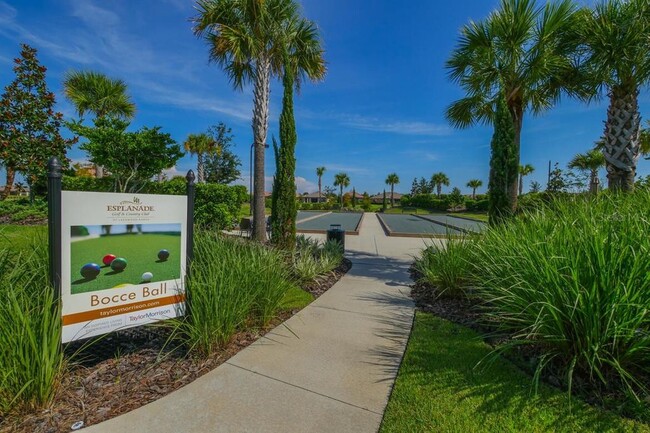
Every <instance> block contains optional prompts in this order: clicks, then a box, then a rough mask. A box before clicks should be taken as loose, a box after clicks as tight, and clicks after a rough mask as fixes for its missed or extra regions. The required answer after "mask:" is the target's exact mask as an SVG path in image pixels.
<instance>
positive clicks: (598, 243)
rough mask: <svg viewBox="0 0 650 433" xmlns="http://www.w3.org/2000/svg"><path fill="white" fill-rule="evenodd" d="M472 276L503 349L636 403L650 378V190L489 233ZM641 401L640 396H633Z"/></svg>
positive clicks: (547, 211) (556, 208) (546, 212)
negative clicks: (535, 353) (618, 391)
mask: <svg viewBox="0 0 650 433" xmlns="http://www.w3.org/2000/svg"><path fill="white" fill-rule="evenodd" d="M472 262H473V266H474V278H475V280H476V281H477V282H478V283H479V284H477V287H478V295H479V296H480V297H481V298H482V299H483V300H484V301H485V309H486V311H487V315H488V316H489V318H490V319H492V320H493V321H494V322H496V323H499V324H500V327H501V329H502V330H504V331H506V332H507V333H508V334H510V335H511V336H512V339H511V341H510V343H509V344H507V345H506V348H507V347H513V346H516V345H534V346H536V348H537V349H538V350H541V356H540V357H539V362H538V367H537V372H536V377H539V374H540V373H541V371H542V370H543V369H544V368H545V366H547V365H553V366H554V367H556V368H557V367H558V366H559V367H560V368H561V369H563V371H564V373H565V374H566V380H567V385H568V387H569V389H571V386H572V383H573V379H575V378H576V377H580V378H581V379H582V380H583V381H591V382H592V383H594V384H598V385H599V386H600V387H601V388H602V389H604V390H611V389H615V388H621V387H622V388H623V389H625V390H626V392H631V393H633V394H634V395H635V396H637V397H641V394H642V393H643V392H647V385H648V382H647V380H648V378H649V377H650V192H649V191H639V192H637V193H636V194H633V195H623V194H621V195H609V194H601V195H600V196H599V197H598V198H594V199H590V198H585V197H580V198H575V199H570V198H565V199H562V200H558V201H555V202H554V203H552V206H548V207H545V208H544V209H542V210H539V211H535V212H528V213H526V214H525V215H524V216H523V217H522V218H516V219H513V220H512V221H510V222H508V223H506V224H503V225H500V226H497V227H494V228H491V229H490V230H488V231H487V232H486V233H485V234H484V237H483V239H482V240H481V241H480V242H477V243H476V245H475V246H474V253H473V258H472ZM640 393H641V394H640Z"/></svg>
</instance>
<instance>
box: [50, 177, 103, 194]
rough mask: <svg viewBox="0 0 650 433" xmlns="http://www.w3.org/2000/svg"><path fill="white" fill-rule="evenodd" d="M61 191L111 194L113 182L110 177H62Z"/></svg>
mask: <svg viewBox="0 0 650 433" xmlns="http://www.w3.org/2000/svg"><path fill="white" fill-rule="evenodd" d="M62 185H63V189H64V190H66V191H97V192H113V191H114V190H115V182H114V181H113V179H112V178H110V177H102V178H96V177H85V176H79V177H77V176H63V179H62Z"/></svg>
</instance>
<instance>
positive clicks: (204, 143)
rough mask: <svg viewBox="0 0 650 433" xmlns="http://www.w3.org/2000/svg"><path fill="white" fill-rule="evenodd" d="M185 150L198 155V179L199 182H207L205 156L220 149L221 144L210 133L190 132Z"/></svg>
mask: <svg viewBox="0 0 650 433" xmlns="http://www.w3.org/2000/svg"><path fill="white" fill-rule="evenodd" d="M183 145H184V146H185V150H186V151H188V152H190V154H192V155H196V159H197V163H196V180H197V182H199V183H203V182H205V164H204V162H205V161H204V156H205V155H208V154H212V153H216V152H218V151H219V144H218V143H217V142H216V141H214V140H213V139H212V137H210V136H209V135H208V134H205V133H203V134H190V135H189V136H188V137H187V140H185V143H184V144H183Z"/></svg>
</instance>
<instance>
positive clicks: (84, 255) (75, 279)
mask: <svg viewBox="0 0 650 433" xmlns="http://www.w3.org/2000/svg"><path fill="white" fill-rule="evenodd" d="M70 235H71V244H70V252H71V258H70V263H71V269H70V273H71V274H70V275H71V281H72V288H71V289H72V294H73V295H74V294H77V293H86V292H94V291H98V290H109V289H115V288H121V287H126V286H130V285H135V284H145V283H155V282H158V281H169V280H176V281H177V280H178V279H179V278H180V273H181V226H180V224H128V225H125V224H121V225H120V224H116V225H103V226H100V225H98V226H73V227H71V229H70Z"/></svg>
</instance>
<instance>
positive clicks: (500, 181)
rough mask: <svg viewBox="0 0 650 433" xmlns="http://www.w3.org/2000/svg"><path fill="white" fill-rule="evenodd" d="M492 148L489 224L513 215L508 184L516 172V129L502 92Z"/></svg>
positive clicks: (498, 104)
mask: <svg viewBox="0 0 650 433" xmlns="http://www.w3.org/2000/svg"><path fill="white" fill-rule="evenodd" d="M491 148H492V155H491V157H490V181H489V193H488V198H489V204H488V215H489V217H490V224H498V223H500V222H502V221H504V220H505V219H507V218H509V217H510V216H511V215H512V211H513V209H512V199H511V195H510V194H509V188H510V185H512V183H513V182H514V181H515V180H516V179H517V178H518V176H519V163H518V157H517V148H516V146H515V129H514V126H513V122H512V117H511V115H510V112H509V111H508V106H507V104H506V100H505V97H503V96H502V97H500V98H499V100H498V101H497V111H496V119H495V122H494V135H493V136H492V143H491Z"/></svg>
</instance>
